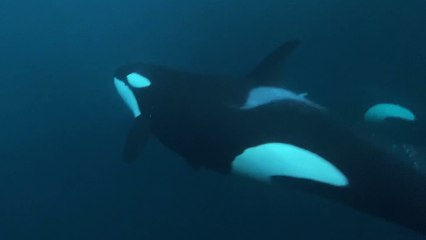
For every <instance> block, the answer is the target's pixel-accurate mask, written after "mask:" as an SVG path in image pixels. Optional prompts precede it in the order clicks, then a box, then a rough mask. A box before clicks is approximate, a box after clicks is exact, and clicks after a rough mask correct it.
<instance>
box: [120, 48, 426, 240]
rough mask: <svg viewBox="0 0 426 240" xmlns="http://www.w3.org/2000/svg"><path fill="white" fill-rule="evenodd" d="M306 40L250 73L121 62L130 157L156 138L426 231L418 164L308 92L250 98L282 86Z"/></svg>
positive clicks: (182, 151)
mask: <svg viewBox="0 0 426 240" xmlns="http://www.w3.org/2000/svg"><path fill="white" fill-rule="evenodd" d="M298 44H299V42H298V41H290V42H287V43H285V44H283V45H282V46H281V47H279V48H278V49H277V50H275V51H274V52H273V53H271V54H270V55H269V56H268V57H266V58H265V60H263V61H261V63H260V64H259V66H258V67H257V68H256V69H255V70H254V71H252V72H251V73H249V74H248V75H246V76H243V77H240V78H231V77H226V76H204V75H200V74H193V73H187V72H183V71H178V70H173V69H170V68H166V67H162V66H155V65H150V64H144V63H134V64H128V65H125V66H122V67H120V68H119V69H117V71H116V72H115V75H114V83H115V86H116V88H117V91H118V92H119V94H120V96H121V97H122V98H123V100H124V101H125V102H126V105H127V106H128V107H129V108H130V109H131V112H132V113H133V116H134V117H135V120H134V124H133V127H132V128H131V131H130V133H129V135H128V138H127V140H126V144H125V148H124V158H125V160H126V161H132V160H135V159H136V158H137V155H138V153H139V152H140V151H141V149H143V147H144V145H145V143H146V142H147V139H148V138H149V137H150V136H155V137H157V138H158V139H159V140H160V142H161V143H162V144H164V145H165V146H166V147H168V148H170V149H172V150H173V151H175V152H176V153H178V154H179V155H180V156H182V157H184V158H185V159H186V161H187V162H188V163H189V164H190V166H191V167H193V168H194V169H199V168H201V167H205V168H208V169H211V170H214V171H217V172H221V173H223V174H231V173H235V174H241V175H245V176H249V177H253V178H256V179H258V180H262V181H267V182H274V183H278V184H283V185H287V186H289V187H294V188H296V189H302V190H306V191H310V192H314V193H316V194H319V195H321V196H324V197H327V198H330V199H333V200H337V201H340V202H342V203H345V204H347V205H349V206H351V207H353V208H355V209H358V210H360V211H363V212H366V213H369V214H372V215H375V216H378V217H382V218H384V219H386V220H389V221H393V222H396V223H399V224H401V225H403V226H406V227H408V228H411V229H413V230H416V231H419V232H422V233H424V234H426V227H425V224H424V217H425V216H426V206H425V204H424V203H425V202H426V175H425V173H424V172H423V171H421V170H419V169H418V168H417V167H416V166H415V165H413V164H412V163H411V162H410V161H404V160H406V159H400V158H398V157H396V156H394V155H392V154H391V153H390V152H388V151H386V150H385V149H382V148H381V147H379V146H376V145H375V144H372V143H370V142H369V141H368V140H366V139H364V138H363V137H362V136H358V135H357V134H356V132H354V131H353V130H352V129H351V128H350V127H349V126H346V125H345V124H344V123H342V122H340V121H339V120H338V119H336V117H335V116H333V114H331V113H329V112H328V111H325V110H324V109H322V108H318V107H316V106H314V105H312V104H309V102H307V101H304V99H303V98H297V97H294V95H291V94H284V95H280V96H281V97H279V98H277V99H269V98H258V96H259V95H257V94H254V97H255V98H256V99H254V101H253V99H250V92H251V90H253V89H255V88H258V87H271V88H273V89H277V88H280V87H282V85H281V84H282V81H280V80H281V79H282V69H283V64H284V63H285V60H286V59H287V57H288V56H289V55H290V54H291V53H292V52H293V50H294V49H295V48H296V47H297V45H298ZM281 89H282V88H281ZM261 95H262V94H261ZM262 96H263V95H262ZM252 97H253V96H252ZM250 102H251V103H253V102H255V103H256V104H254V105H250V106H251V107H244V106H247V103H250ZM233 106H240V107H239V108H235V107H233ZM301 163H302V164H301Z"/></svg>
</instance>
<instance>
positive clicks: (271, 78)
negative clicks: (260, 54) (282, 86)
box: [248, 40, 300, 85]
mask: <svg viewBox="0 0 426 240" xmlns="http://www.w3.org/2000/svg"><path fill="white" fill-rule="evenodd" d="M299 44H300V41H299V40H291V41H287V42H285V43H284V44H282V45H281V46H279V47H278V48H277V49H275V50H274V51H273V52H271V53H270V54H269V55H268V56H266V57H265V58H264V59H263V60H262V61H261V62H260V63H259V64H258V65H257V67H256V68H255V69H254V70H253V71H252V72H250V73H249V75H248V78H250V79H253V81H255V82H256V83H257V85H277V83H278V82H280V81H282V79H283V75H284V64H285V62H286V60H287V58H288V56H289V55H290V54H291V53H292V52H293V51H294V50H295V49H296V47H297V46H298V45H299Z"/></svg>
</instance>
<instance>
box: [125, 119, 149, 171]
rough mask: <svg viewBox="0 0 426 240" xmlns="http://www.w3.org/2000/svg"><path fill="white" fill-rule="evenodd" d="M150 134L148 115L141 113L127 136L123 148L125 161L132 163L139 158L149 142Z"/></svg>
mask: <svg viewBox="0 0 426 240" xmlns="http://www.w3.org/2000/svg"><path fill="white" fill-rule="evenodd" d="M150 135H151V133H150V130H149V122H148V119H147V117H145V116H143V115H139V116H138V117H136V118H135V120H134V122H133V126H132V128H131V129H130V131H129V134H128V135H127V138H126V143H125V145H124V149H123V157H124V161H125V162H127V163H130V162H133V161H135V160H136V159H137V157H138V156H139V154H140V153H141V152H142V150H143V148H144V147H145V145H146V143H147V142H148V139H149V136H150Z"/></svg>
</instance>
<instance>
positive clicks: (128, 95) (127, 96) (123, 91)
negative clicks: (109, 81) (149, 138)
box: [114, 78, 141, 118]
mask: <svg viewBox="0 0 426 240" xmlns="http://www.w3.org/2000/svg"><path fill="white" fill-rule="evenodd" d="M114 85H115V89H117V92H118V94H119V95H120V96H121V98H122V99H123V101H124V102H125V103H126V105H127V107H129V109H130V111H132V113H133V116H134V117H135V118H136V117H138V116H139V115H141V111H140V109H139V104H138V102H137V100H136V97H135V94H133V92H132V90H131V89H130V88H129V87H128V86H127V85H126V84H125V83H124V82H123V81H121V80H119V79H117V78H114Z"/></svg>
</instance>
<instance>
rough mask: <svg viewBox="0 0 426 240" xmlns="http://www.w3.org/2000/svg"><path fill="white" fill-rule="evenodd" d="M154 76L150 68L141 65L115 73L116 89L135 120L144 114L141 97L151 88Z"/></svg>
mask: <svg viewBox="0 0 426 240" xmlns="http://www.w3.org/2000/svg"><path fill="white" fill-rule="evenodd" d="M152 75H153V74H152V72H151V71H150V69H149V67H148V66H146V65H144V64H140V63H133V64H128V65H124V66H122V67H120V68H118V69H117V70H116V71H115V74H114V85H115V88H116V90H117V92H118V94H119V95H120V96H121V98H122V99H123V101H124V102H125V103H126V105H127V107H128V108H129V109H130V111H131V112H132V114H133V116H134V117H135V118H137V117H138V116H140V115H141V114H142V113H141V111H142V110H141V108H142V103H141V99H140V97H139V96H143V95H144V92H147V91H149V89H150V88H151V84H152V78H153V76H152Z"/></svg>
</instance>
